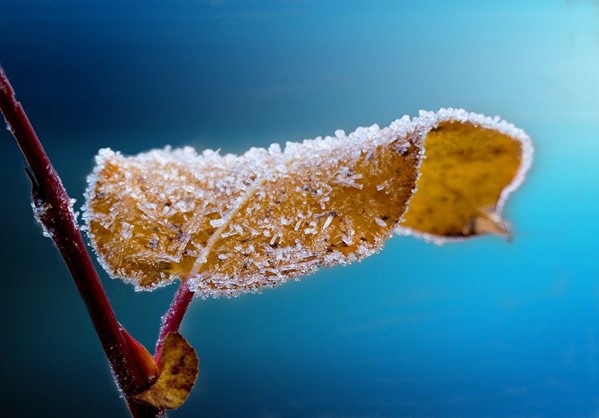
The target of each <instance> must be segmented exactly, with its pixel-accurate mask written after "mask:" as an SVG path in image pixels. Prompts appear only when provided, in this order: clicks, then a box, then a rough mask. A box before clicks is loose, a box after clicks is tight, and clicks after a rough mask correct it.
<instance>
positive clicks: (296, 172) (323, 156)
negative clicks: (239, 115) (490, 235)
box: [85, 109, 532, 297]
mask: <svg viewBox="0 0 599 418" xmlns="http://www.w3.org/2000/svg"><path fill="white" fill-rule="evenodd" d="M429 142H430V149H429ZM531 152H532V147H531V146H530V142H529V140H528V137H527V136H526V135H525V134H524V133H523V132H522V131H521V130H519V129H516V128H515V127H513V126H512V125H510V124H508V123H506V122H503V121H500V120H499V119H490V118H486V117H483V116H481V115H476V114H471V113H467V112H465V111H463V110H452V109H443V110H441V111H439V112H436V113H433V112H422V113H421V114H420V116H419V117H418V118H415V119H413V120H410V119H409V118H408V117H404V118H402V119H401V120H398V121H396V122H394V123H392V124H391V125H390V126H389V127H387V128H383V129H380V128H379V127H378V126H376V125H375V126H372V127H370V128H359V129H357V130H356V131H355V132H353V133H352V134H350V135H348V136H346V135H345V134H344V132H343V131H337V132H336V133H335V137H326V138H316V139H314V140H306V141H304V142H303V143H287V145H286V147H285V149H284V150H281V149H280V147H279V146H278V145H272V146H271V147H270V148H269V149H258V148H252V149H251V150H249V151H248V152H247V153H245V154H243V155H241V156H235V155H224V156H221V155H219V154H218V153H217V152H213V151H204V152H203V153H202V154H200V155H198V154H196V152H195V151H194V150H193V149H191V148H183V149H175V150H172V149H170V148H168V147H167V148H165V149H163V150H154V151H150V152H147V153H142V154H139V155H137V156H133V157H124V156H122V155H121V154H119V153H115V152H113V151H111V150H108V149H104V150H101V151H100V153H99V155H98V157H97V159H96V160H97V166H96V168H95V170H94V172H93V174H92V175H91V176H90V179H89V187H88V190H87V192H86V198H87V205H86V206H87V207H86V213H85V220H86V222H87V226H88V229H89V235H90V238H91V240H92V244H93V246H94V248H95V249H96V251H97V253H98V255H99V258H100V259H101V260H102V262H103V264H104V266H105V268H106V269H107V270H108V271H109V272H110V273H111V274H113V275H114V276H118V277H121V278H125V279H127V280H130V281H132V282H133V283H134V284H135V285H136V286H137V288H139V289H152V288H155V287H157V286H161V285H164V284H168V283H170V282H172V281H173V280H174V279H175V278H177V277H178V278H181V279H183V280H188V281H189V284H190V288H191V289H193V290H194V291H195V292H196V293H197V294H199V295H200V296H202V297H208V296H215V297H216V296H221V295H225V296H234V295H237V294H239V293H241V292H247V291H258V290H260V289H261V288H263V287H272V286H275V285H278V284H281V283H283V282H285V281H286V280H288V279H289V278H295V277H298V276H300V275H305V274H309V273H311V272H313V271H315V270H316V269H317V268H319V267H321V266H331V265H335V264H346V263H349V262H353V261H357V260H360V259H363V258H364V257H366V256H368V255H371V254H372V253H374V252H376V251H378V250H380V249H381V248H382V246H383V243H384V241H385V240H386V239H387V238H389V237H390V236H391V235H392V233H393V232H394V231H395V232H399V233H415V234H418V235H421V236H424V237H425V238H428V239H435V240H437V241H439V240H441V239H446V238H447V237H449V238H456V237H466V236H474V235H478V234H481V233H487V232H503V231H504V230H505V224H504V223H503V222H502V221H501V219H500V216H499V215H500V211H501V208H502V206H503V202H504V201H505V198H506V196H507V194H508V193H509V192H511V191H512V190H514V189H515V188H516V187H517V186H518V185H519V184H520V183H521V182H522V180H523V178H524V173H525V172H526V170H527V168H528V166H529V164H530V158H531ZM419 196H420V197H419ZM408 205H409V207H408Z"/></svg>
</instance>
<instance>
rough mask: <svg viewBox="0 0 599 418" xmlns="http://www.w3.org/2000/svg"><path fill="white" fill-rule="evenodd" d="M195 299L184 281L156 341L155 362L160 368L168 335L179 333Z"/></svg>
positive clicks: (163, 321) (164, 319) (165, 316)
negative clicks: (163, 346)
mask: <svg viewBox="0 0 599 418" xmlns="http://www.w3.org/2000/svg"><path fill="white" fill-rule="evenodd" d="M192 299H193V292H192V291H191V290H190V289H189V286H188V285H187V281H186V280H182V281H181V284H180V285H179V288H178V289H177V292H176V293H175V297H174V298H173V301H172V302H171V306H169V308H168V311H167V312H166V313H165V314H164V316H163V317H162V326H161V327H160V333H159V334H158V341H156V350H155V352H154V360H156V363H157V364H158V367H159V368H160V361H161V358H162V345H163V344H164V340H165V339H166V337H167V335H168V334H169V333H171V332H178V331H179V327H180V325H181V322H182V321H183V317H184V316H185V313H186V312H187V308H189V305H190V304H191V301H192Z"/></svg>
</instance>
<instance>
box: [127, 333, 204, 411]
mask: <svg viewBox="0 0 599 418" xmlns="http://www.w3.org/2000/svg"><path fill="white" fill-rule="evenodd" d="M198 364H199V361H198V356H197V354H196V352H195V350H194V348H193V347H192V346H191V345H190V344H189V342H187V340H186V339H185V338H183V337H182V336H181V334H179V333H178V332H171V333H170V334H168V335H167V337H166V339H165V340H164V345H163V346H162V365H161V370H160V374H159V375H158V379H156V381H155V382H154V384H152V386H150V388H149V389H147V390H145V391H144V392H141V393H139V394H137V395H135V399H136V400H137V401H139V402H143V403H147V404H150V405H152V406H154V407H156V408H158V409H177V408H179V407H180V406H181V405H183V403H184V402H185V400H186V399H187V397H188V396H189V392H191V388H192V387H193V385H194V383H195V381H196V379H197V377H198V371H199V368H198Z"/></svg>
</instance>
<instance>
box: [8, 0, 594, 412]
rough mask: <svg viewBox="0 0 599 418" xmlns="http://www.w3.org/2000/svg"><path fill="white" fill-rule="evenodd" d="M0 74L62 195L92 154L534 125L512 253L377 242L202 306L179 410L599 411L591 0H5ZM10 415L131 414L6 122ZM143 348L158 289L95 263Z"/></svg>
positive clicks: (153, 322)
mask: <svg viewBox="0 0 599 418" xmlns="http://www.w3.org/2000/svg"><path fill="white" fill-rule="evenodd" d="M0 63H1V64H2V65H3V66H4V68H5V70H6V72H7V74H8V76H9V77H10V79H11V81H12V84H13V86H14V87H15V89H16V90H17V94H18V97H19V99H20V100H21V101H22V103H23V104H24V106H25V108H26V110H27V112H28V114H29V116H30V118H31V120H32V122H33V124H34V125H35V127H36V129H37V132H38V134H39V135H40V137H41V139H42V141H43V142H44V144H45V146H46V149H47V152H48V153H49V155H50V157H51V158H52V160H53V162H54V165H55V167H56V169H57V170H58V172H59V173H60V174H61V176H62V179H63V182H64V184H65V186H66V187H67V189H68V191H69V192H70V194H71V195H72V196H73V197H76V198H78V200H79V203H81V201H82V198H81V196H82V193H83V190H84V188H85V177H86V175H87V174H88V172H90V170H91V168H92V164H93V157H94V155H95V153H96V151H97V150H98V149H99V148H101V147H107V146H108V147H111V148H113V149H116V150H121V151H122V152H124V153H129V154H132V153H137V152H140V151H144V150H147V149H150V148H155V147H162V146H164V145H165V144H171V145H173V146H182V145H193V146H195V147H197V148H198V149H204V148H213V149H217V148H220V149H222V151H223V152H236V153H238V152H243V151H244V150H245V149H247V148H248V147H250V146H267V145H269V144H270V143H272V142H284V141H287V140H301V139H303V138H311V137H315V136H318V135H327V134H332V133H333V132H334V130H335V129H345V130H346V131H348V132H349V131H352V130H354V129H355V128H356V127H358V126H364V125H366V126H367V125H371V124H373V123H378V124H379V125H381V126H386V125H388V124H389V123H390V122H391V121H392V120H394V119H396V118H398V117H401V116H402V115H404V114H409V115H412V116H414V115H416V114H417V111H418V110H419V109H427V110H436V109H438V108H439V107H449V106H452V107H464V108H466V109H467V110H470V111H476V112H480V113H485V114H488V115H496V114H497V115H500V116H502V117H503V118H505V119H507V120H508V121H510V122H512V123H514V124H516V125H517V126H519V127H521V128H523V129H524V130H526V131H527V132H528V134H529V135H530V136H531V137H532V139H533V141H534V144H535V147H536V155H535V162H534V166H533V168H532V171H531V173H530V175H529V178H528V180H527V182H526V183H525V184H524V186H523V187H522V188H521V189H520V190H518V191H517V192H516V193H515V195H513V196H512V199H511V200H510V201H509V202H508V205H507V207H506V211H505V215H506V217H507V218H508V219H509V220H511V221H512V223H513V226H514V233H515V239H514V241H513V242H512V243H508V242H506V241H505V240H502V239H500V238H496V237H485V238H482V239H477V240H472V241H468V242H464V243H461V244H452V245H446V246H444V247H436V246H433V245H428V244H426V243H424V242H421V241H418V240H416V239H413V238H403V237H396V238H394V239H392V240H390V241H389V242H388V244H387V246H386V248H385V249H384V251H383V252H381V253H380V254H378V255H375V256H373V257H371V258H369V259H367V260H365V261H364V262H362V263H359V264H356V265H352V266H349V267H345V268H341V267H338V268H333V269H328V270H323V271H321V272H319V273H318V274H316V275H314V276H311V277H306V278H304V279H303V280H302V281H300V282H292V283H289V284H287V285H285V286H282V287H280V288H278V289H275V290H267V291H265V292H264V293H263V294H262V295H244V296H241V297H239V298H237V299H230V300H227V299H218V300H207V301H202V300H196V301H195V302H194V304H193V305H192V307H191V310H190V312H189V313H188V316H187V317H186V320H185V322H184V325H183V333H184V335H186V336H187V337H188V338H189V340H190V341H191V342H192V344H193V345H194V346H195V348H196V349H197V351H198V353H199V356H200V369H201V370H200V377H199V380H198V383H197V385H196V387H195V388H194V390H193V392H192V395H191V397H190V399H189V401H188V402H187V403H186V404H185V405H184V406H183V407H182V408H181V409H180V410H178V411H175V412H173V413H171V414H170V416H172V417H175V418H182V417H265V418H266V417H319V418H325V417H596V416H598V414H599V238H598V236H599V226H598V222H597V214H598V213H599V3H598V2H597V1H591V0H588V1H583V0H579V1H574V0H572V1H550V0H543V1H527V2H517V1H503V2H484V1H446V2H445V1H402V2H399V1H391V0H387V1H385V0H381V1H366V0H364V1H352V0H346V1H341V0H339V1H335V0H330V1H310V0H288V1H269V0H261V1H259V0H221V1H216V0H215V1H200V0H172V1H168V2H167V1H164V2H163V1H158V0H151V1H115V0H111V1H100V0H92V1H85V2H84V1H67V0H64V1H59V0H57V1H51V0H40V1H28V0H0ZM0 156H1V157H2V162H1V164H0V177H1V178H3V179H4V180H3V182H2V183H3V190H4V192H3V193H2V198H1V199H2V205H1V206H0V208H1V209H0V210H1V212H0V213H1V215H2V216H1V222H0V237H1V239H0V246H1V256H0V257H1V260H2V266H3V271H2V274H1V282H0V283H1V284H0V285H1V291H0V321H1V324H0V330H1V333H2V339H1V344H0V385H1V388H2V397H3V399H4V401H3V402H2V416H7V417H40V416H60V417H80V416H85V417H108V416H109V417H126V416H128V415H127V414H128V413H127V411H126V409H125V407H124V405H123V403H122V401H121V400H120V399H119V397H118V394H117V391H116V390H115V387H114V386H113V385H112V384H111V379H112V378H111V376H110V373H109V370H108V366H107V364H106V361H105V359H104V356H103V353H102V351H101V348H100V344H99V342H98V341H97V338H96V335H95V333H94V331H93V329H92V327H91V324H90V321H89V318H88V316H87V313H86V311H85V308H84V307H83V305H82V303H81V301H80V300H79V297H78V295H77V293H76V291H75V287H74V285H73V283H72V281H71V279H70V277H69V275H68V273H67V271H66V269H65V267H64V265H63V262H62V260H61V259H60V257H59V256H58V254H57V252H56V251H55V249H54V248H53V247H52V244H51V242H50V241H49V240H48V239H46V238H43V237H42V234H41V231H40V228H39V226H38V225H36V224H35V222H34V221H33V218H32V214H31V210H30V207H29V200H30V198H29V185H28V180H27V179H26V176H25V175H24V172H23V166H24V161H23V158H22V157H21V155H20V153H19V151H18V149H17V146H16V145H15V142H14V140H13V139H12V138H11V137H10V135H9V134H8V132H3V133H1V134H0ZM103 280H104V283H105V285H106V288H107V291H108V293H109V295H110V297H111V300H112V301H113V303H114V307H115V310H116V311H117V314H118V316H119V318H120V320H121V322H122V323H123V324H124V325H125V326H126V327H127V328H128V329H129V330H130V331H131V332H132V333H133V335H135V336H136V337H137V338H138V339H139V340H140V341H142V342H143V343H144V344H146V345H147V346H148V347H153V344H154V340H155V338H156V334H157V331H158V326H159V319H160V316H161V315H162V314H163V312H164V311H165V309H166V307H167V306H168V304H169V302H170V300H171V298H172V295H173V292H174V290H175V289H174V287H168V288H164V289H160V290H158V291H156V292H153V293H135V292H134V291H133V289H132V288H131V287H130V286H128V285H125V284H123V283H121V282H119V281H114V280H110V279H109V278H108V277H107V276H106V275H105V274H104V273H103Z"/></svg>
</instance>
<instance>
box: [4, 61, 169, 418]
mask: <svg viewBox="0 0 599 418" xmlns="http://www.w3.org/2000/svg"><path fill="white" fill-rule="evenodd" d="M0 110H1V111H2V113H3V115H4V118H5V120H6V123H7V125H8V130H9V131H10V132H11V133H12V134H13V136H14V137H15V139H16V141H17V144H18V145H19V148H20V149H21V153H22V154H23V156H24V157H25V159H26V160H27V163H28V164H29V167H30V168H31V171H30V173H29V175H33V179H32V180H33V198H34V205H35V206H36V213H37V215H38V218H39V220H40V222H41V223H42V224H43V225H44V227H45V228H46V230H47V232H48V233H49V235H50V236H51V238H52V239H53V241H54V243H55V244H56V247H57V248H58V250H59V252H60V254H61V255H62V257H63V259H64V261H65V263H66V265H67V267H68V269H69V271H70V273H71V275H72V276H73V280H74V282H75V285H76V286H77V290H78V291H79V294H80V295H81V298H82V299H83V302H84V303H85V305H86V307H87V310H88V313H89V316H90V318H91V320H92V322H93V325H94V327H95V329H96V332H97V334H98V337H99V339H100V342H101V343H102V347H103V349H104V353H105V354H106V357H107V359H108V362H109V363H110V366H111V368H112V370H113V372H114V375H115V377H116V380H117V384H118V386H119V387H120V389H121V390H122V391H123V394H124V396H125V399H126V401H127V405H128V407H129V410H130V411H131V414H132V416H133V417H135V418H149V417H158V416H162V415H161V414H163V412H162V411H159V410H157V409H155V408H152V407H149V406H145V405H141V404H138V403H135V401H134V400H133V398H132V396H133V395H134V394H135V393H138V392H140V391H141V390H143V389H144V388H145V387H146V386H147V385H148V382H147V380H146V376H144V374H143V372H142V369H141V368H140V366H139V364H140V362H141V361H142V360H141V359H139V358H137V357H136V356H135V354H134V353H133V352H132V351H131V349H130V347H129V345H128V343H127V340H126V338H125V335H124V334H125V333H126V331H125V330H124V328H123V327H122V326H121V325H120V324H119V322H118V321H117V319H116V316H115V314H114V311H113V309H112V307H111V305H110V301H109V300H108V297H107V295H106V292H105V291H104V288H103V286H102V283H101V282H100V278H99V276H98V273H97V272H96V270H95V268H94V266H93V263H92V260H91V258H90V256H89V254H88V252H87V251H86V248H85V243H84V241H83V237H82V236H81V233H80V231H79V228H78V227H77V222H76V220H75V217H74V214H73V211H72V208H71V201H70V199H69V196H68V195H67V192H66V190H65V188H64V187H63V185H62V182H61V181H60V178H59V176H58V174H57V173H56V171H55V170H54V167H52V164H51V163H50V160H49V158H48V156H47V154H46V152H45V151H44V148H43V147H42V144H41V143H40V141H39V139H38V137H37V135H36V133H35V131H34V129H33V127H32V125H31V123H30V122H29V119H28V118H27V115H26V114H25V111H24V110H23V107H22V106H21V104H20V103H19V102H18V101H17V100H16V98H15V92H14V90H13V88H12V86H11V85H10V83H9V81H8V79H7V78H6V75H5V74H4V71H3V69H2V68H0Z"/></svg>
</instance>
